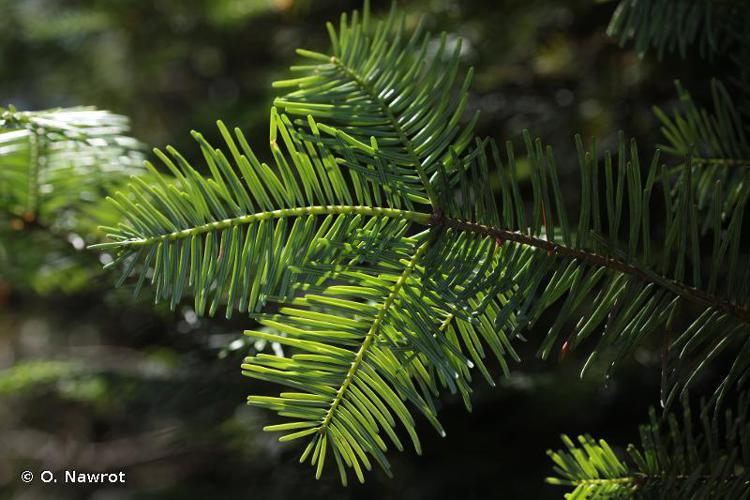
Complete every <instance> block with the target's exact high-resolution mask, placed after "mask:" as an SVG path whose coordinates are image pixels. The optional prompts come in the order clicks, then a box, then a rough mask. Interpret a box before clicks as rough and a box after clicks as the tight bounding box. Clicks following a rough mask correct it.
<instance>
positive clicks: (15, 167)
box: [0, 106, 144, 292]
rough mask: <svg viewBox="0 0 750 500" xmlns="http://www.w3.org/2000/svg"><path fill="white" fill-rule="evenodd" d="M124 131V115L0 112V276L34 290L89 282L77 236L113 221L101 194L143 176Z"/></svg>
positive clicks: (81, 110) (139, 157)
mask: <svg viewBox="0 0 750 500" xmlns="http://www.w3.org/2000/svg"><path fill="white" fill-rule="evenodd" d="M128 131H129V125H128V119H127V118H126V117H124V116H120V115H115V114H112V113H110V112H108V111H103V110H97V109H95V108H93V107H76V108H62V109H50V110H44V111H18V110H16V109H15V108H14V107H12V106H9V107H8V108H7V109H4V108H0V277H3V278H7V279H9V280H10V281H12V282H15V283H19V284H24V285H28V286H31V287H32V288H34V289H36V290H37V291H40V292H44V291H48V290H49V289H54V288H65V289H71V288H73V287H75V286H79V285H83V284H84V283H85V282H86V280H87V279H88V278H90V277H91V273H90V271H89V270H90V269H92V268H91V267H89V266H86V265H82V264H87V263H88V262H90V260H91V256H86V257H84V255H85V254H80V252H78V251H80V250H82V249H83V247H84V240H83V238H82V237H81V235H85V236H86V237H89V236H92V235H95V234H96V232H97V231H96V226H97V224H101V223H104V222H109V221H110V220H112V219H113V217H112V216H113V215H114V216H116V214H114V213H113V212H112V211H111V210H110V209H109V207H108V206H105V205H104V204H103V203H101V201H102V198H103V196H104V195H105V194H106V192H107V191H108V190H109V189H112V188H114V187H115V186H119V185H121V184H122V182H123V181H124V180H125V179H127V178H129V177H130V176H131V175H134V174H139V173H143V172H144V169H143V167H142V162H143V154H142V151H141V150H142V146H141V145H140V144H139V143H138V141H136V140H135V139H133V138H132V137H129V136H128V135H127V134H128ZM29 245H32V246H34V247H37V248H39V249H40V251H37V252H28V251H25V250H24V249H25V248H28V246H29ZM44 248H49V249H50V251H49V252H48V253H44V252H43V251H41V249H44Z"/></svg>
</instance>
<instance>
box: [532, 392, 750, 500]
mask: <svg viewBox="0 0 750 500" xmlns="http://www.w3.org/2000/svg"><path fill="white" fill-rule="evenodd" d="M749 402H750V400H748V398H747V396H746V395H743V396H742V397H740V401H739V404H738V406H737V410H736V412H733V411H732V410H727V411H726V414H725V415H724V418H723V419H722V418H721V417H720V416H719V415H717V414H714V413H712V412H710V411H709V408H708V407H707V406H706V405H703V406H702V408H701V410H702V411H701V413H700V421H699V422H695V421H694V417H693V415H692V414H691V411H690V406H689V404H688V403H687V401H683V413H682V416H681V418H680V419H678V418H677V417H676V416H675V415H674V414H671V413H670V414H669V415H667V416H666V417H665V418H659V417H657V414H656V412H655V411H654V410H653V409H652V411H651V413H650V419H649V423H648V424H645V425H642V426H641V427H640V436H641V439H640V444H639V445H634V444H631V445H629V446H628V448H627V458H621V457H620V456H618V454H617V453H615V452H614V451H613V450H612V448H611V447H610V446H609V444H607V442H606V441H604V440H603V439H600V440H598V441H596V440H594V439H593V438H592V437H591V436H578V440H577V441H578V443H577V444H576V443H575V442H573V441H572V440H571V439H570V438H568V436H563V437H562V439H563V442H564V444H565V448H566V449H564V450H558V451H556V452H553V451H551V450H550V451H548V452H547V453H548V454H549V456H550V457H551V458H552V460H553V461H554V463H555V467H554V469H555V473H556V476H555V477H550V478H548V479H547V482H548V483H551V484H557V485H565V486H570V487H574V490H573V491H572V492H571V493H568V494H566V495H565V497H566V498H569V499H594V498H654V499H657V498H659V499H672V498H706V499H708V498H711V499H714V498H716V499H718V498H721V499H727V500H729V499H732V500H734V499H739V498H748V496H750V421H749V420H748V414H747V412H748V404H749ZM696 423H697V424H698V425H696Z"/></svg>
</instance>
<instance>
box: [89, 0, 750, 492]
mask: <svg viewBox="0 0 750 500" xmlns="http://www.w3.org/2000/svg"><path fill="white" fill-rule="evenodd" d="M618 15H620V16H622V15H624V14H623V12H622V8H621V10H620V11H619V14H618ZM691 22H693V21H691ZM639 29H640V28H639ZM328 32H329V35H330V39H331V49H330V52H329V53H328V54H322V53H317V52H312V51H308V50H299V51H298V52H299V55H300V56H302V57H303V58H304V59H305V64H301V65H299V66H295V67H293V68H292V71H293V73H295V77H294V78H292V79H289V80H284V81H280V82H277V83H276V84H275V86H276V87H278V88H281V89H284V90H285V91H286V92H287V93H286V94H285V95H283V96H282V97H279V98H278V99H277V100H276V101H275V103H274V104H275V106H274V108H273V109H272V110H271V119H270V149H271V153H272V156H273V159H274V161H273V164H272V165H269V164H266V163H263V162H261V161H259V160H258V156H257V155H256V154H255V153H254V152H253V150H252V149H251V147H250V146H249V144H248V142H247V140H246V139H245V137H244V135H243V134H242V132H241V131H240V130H239V129H234V130H229V129H228V128H227V127H226V126H225V125H223V124H222V123H221V122H219V124H218V126H219V131H220V133H221V135H222V137H223V141H224V145H223V146H222V148H216V147H214V146H213V145H211V144H209V143H208V141H206V140H205V139H204V138H203V136H202V135H201V134H199V133H196V132H194V133H193V137H194V138H195V140H196V141H197V143H198V145H199V146H200V149H201V151H202V153H203V160H204V161H203V163H204V167H205V169H206V170H207V171H208V172H209V175H208V177H203V176H202V175H201V174H200V173H199V171H201V169H202V168H200V167H199V168H196V167H194V166H192V165H191V164H190V163H189V162H188V161H187V160H186V159H185V158H184V157H183V156H182V155H181V154H180V153H179V152H177V151H176V150H174V149H173V148H167V150H166V152H161V151H158V150H157V151H156V155H157V156H158V158H159V159H160V161H161V163H163V165H164V167H165V168H166V169H167V170H169V171H170V173H171V175H164V174H159V173H158V169H157V168H155V167H153V166H149V168H150V170H151V171H152V173H153V175H154V177H155V179H156V180H155V181H154V182H151V183H149V182H144V181H143V180H141V179H139V178H134V179H133V181H132V182H131V184H130V185H129V186H128V189H127V190H126V191H123V192H121V193H118V194H117V195H115V196H114V197H113V198H112V202H113V204H114V205H115V206H116V207H117V208H118V209H119V210H120V212H121V215H122V222H121V223H119V224H117V225H116V226H113V227H108V228H106V231H107V232H108V233H109V239H110V241H109V242H107V243H103V244H99V245H95V246H96V247H99V248H103V249H107V250H110V251H114V252H115V253H116V255H117V258H116V259H115V262H113V263H112V265H115V264H120V263H122V264H123V265H124V272H123V273H122V275H121V278H120V281H119V282H120V283H123V282H125V280H127V278H128V277H130V276H131V275H135V276H136V277H137V280H136V282H137V284H136V286H135V289H136V292H137V291H138V290H139V289H140V288H141V287H142V285H143V284H144V283H146V282H147V281H150V282H151V284H152V285H153V286H154V287H155V291H156V298H157V300H166V301H169V302H170V305H171V306H172V307H173V308H174V307H175V306H176V305H177V304H178V303H179V302H180V300H181V299H182V298H183V297H184V296H185V295H191V296H192V297H193V299H194V301H195V308H196V311H197V312H198V313H199V314H209V315H212V314H215V313H216V312H217V311H218V310H219V308H224V310H225V314H226V315H227V316H230V315H231V314H232V313H233V311H235V310H237V311H239V312H242V313H247V314H249V315H250V316H251V317H252V318H254V319H256V320H257V321H258V322H259V324H260V325H261V327H260V328H258V329H256V330H251V331H248V332H247V334H248V335H250V336H252V337H254V338H260V339H266V340H269V341H273V342H278V343H279V344H282V345H284V346H286V347H288V348H290V349H291V352H292V354H291V355H290V356H279V355H271V354H266V353H259V354H257V355H255V356H250V357H248V358H247V359H246V360H245V362H244V364H243V365H242V369H243V373H244V374H245V375H247V376H249V377H251V378H254V379H259V380H263V381H268V382H272V383H277V384H279V385H282V386H284V387H286V388H287V389H286V390H285V391H284V392H281V393H280V394H279V395H278V396H276V397H269V396H261V395H252V396H250V397H249V398H248V402H249V403H250V404H253V405H256V406H261V407H264V408H268V409H271V410H274V411H276V412H277V413H278V414H279V415H280V416H281V417H285V418H287V419H288V420H286V421H284V422H283V423H279V424H274V425H270V426H267V427H266V430H270V431H279V432H283V433H284V434H283V435H282V437H281V438H280V440H282V441H290V440H295V439H301V440H303V441H305V442H306V444H305V445H304V446H303V451H302V455H301V459H300V461H302V462H304V461H308V462H309V463H310V464H311V465H312V466H313V467H314V468H315V469H316V475H317V476H318V477H319V476H320V475H321V473H322V472H323V470H324V468H325V467H326V464H328V465H329V466H330V465H332V464H335V467H336V469H337V470H338V473H339V475H340V478H341V481H342V482H343V483H346V482H347V481H348V474H349V473H353V474H354V476H355V477H356V478H357V479H358V480H360V481H363V480H364V472H365V470H369V469H371V467H372V465H373V464H374V463H377V464H378V465H380V466H381V467H382V468H383V469H384V470H385V471H386V472H388V473H390V465H389V462H388V458H387V455H386V451H387V449H388V448H389V447H390V446H393V447H395V448H397V449H399V450H400V449H403V447H404V443H403V442H402V440H403V437H400V436H399V434H400V432H399V428H401V429H403V430H404V431H405V432H406V434H407V435H408V437H409V441H410V442H411V444H412V446H413V447H414V448H415V450H416V451H417V452H419V451H420V442H419V438H418V434H417V430H416V420H415V417H414V415H413V413H414V412H415V411H416V412H417V413H419V414H422V415H423V416H424V417H425V418H426V419H427V420H428V421H429V422H430V423H431V424H432V425H433V426H434V427H435V428H436V429H437V431H438V432H439V433H441V434H444V430H443V428H442V426H441V424H440V423H439V421H438V418H437V414H436V413H437V412H436V403H435V401H436V398H437V397H438V396H439V394H440V393H441V392H442V391H444V390H447V391H449V392H452V393H458V394H460V395H461V396H462V398H463V400H464V402H465V403H466V406H467V407H470V405H471V385H470V384H471V382H472V379H473V377H474V375H475V373H476V372H477V371H478V372H479V373H480V374H481V375H482V377H483V378H485V379H486V380H487V381H488V382H489V383H490V384H492V383H493V375H492V374H491V373H490V371H489V369H488V368H487V366H486V358H487V357H488V356H490V355H491V356H492V357H494V358H496V359H497V360H498V361H499V363H500V366H501V367H502V368H503V370H504V371H507V370H508V368H509V363H510V362H511V361H515V360H518V355H517V354H516V349H515V347H514V342H517V341H519V340H524V337H523V335H524V332H525V331H526V330H527V329H528V328H529V326H531V325H533V324H535V322H537V321H538V320H539V319H540V318H541V317H542V315H543V314H544V313H545V312H547V311H554V312H555V314H556V319H555V321H554V322H553V324H552V326H551V328H550V329H549V331H548V332H547V334H546V336H545V337H544V338H542V339H538V341H537V342H538V345H539V355H540V356H541V357H543V358H547V357H549V356H550V354H551V353H552V352H555V351H559V352H561V353H563V354H564V353H566V352H568V351H570V350H573V349H583V350H585V351H586V352H588V353H589V356H588V361H587V362H586V364H585V366H584V367H583V371H586V370H587V369H588V368H589V367H591V366H592V365H594V364H597V363H602V362H603V363H606V364H607V365H608V366H610V367H614V366H615V365H616V363H617V362H618V361H620V360H621V359H622V358H623V357H625V356H627V355H628V354H629V353H630V352H632V350H633V348H634V347H635V346H637V345H640V344H642V343H644V342H649V341H650V342H652V343H657V344H664V345H665V349H664V354H663V355H664V360H665V370H664V384H663V394H662V400H663V402H664V403H665V404H669V403H670V402H671V401H673V400H674V399H675V398H676V396H677V395H678V394H681V393H682V394H683V395H684V394H685V391H686V389H687V388H688V387H689V386H690V385H691V384H692V382H693V381H694V380H696V379H697V378H698V377H699V376H700V375H701V374H702V373H703V372H704V371H705V370H706V369H707V367H709V366H710V367H713V366H714V364H712V360H714V358H716V357H717V356H718V355H719V354H721V353H722V352H728V353H731V356H732V357H733V358H734V363H733V364H732V365H731V367H730V369H729V371H728V372H726V373H725V374H724V378H723V379H722V381H721V382H720V384H719V385H718V387H717V389H716V392H715V394H714V397H715V399H716V400H721V399H722V398H724V396H725V395H726V394H727V391H729V390H730V389H731V388H733V387H735V386H736V385H737V384H738V382H739V381H741V379H743V378H744V376H745V375H746V373H747V370H748V368H750V338H748V336H747V333H748V324H749V323H750V309H749V308H748V290H747V286H748V283H749V282H750V279H748V276H747V272H748V269H750V266H748V258H749V256H748V253H747V250H746V248H745V246H744V245H743V244H742V223H743V216H744V207H745V205H746V203H747V198H748V196H749V195H750V184H749V183H748V182H747V181H746V178H745V177H746V173H745V172H744V171H743V170H739V169H738V170H737V171H736V172H734V171H733V172H731V173H728V171H727V170H726V169H725V168H721V166H722V165H721V164H720V163H716V164H714V163H715V162H713V160H712V159H713V158H715V157H716V155H721V157H722V158H723V157H725V156H728V155H729V154H731V155H732V157H737V158H745V156H744V154H745V149H743V148H745V147H746V140H745V134H746V131H744V130H743V128H742V126H741V125H740V123H739V118H738V117H737V116H736V115H735V114H734V112H733V111H731V109H732V108H731V104H730V99H729V98H728V95H727V93H726V91H725V90H723V87H721V86H720V85H719V84H716V85H715V87H714V91H715V92H714V93H715V96H716V97H715V101H716V102H715V107H716V109H715V111H714V114H713V115H712V114H709V113H706V112H699V111H697V108H695V106H694V105H692V103H691V101H689V99H688V98H687V97H685V98H684V100H685V102H686V105H687V108H686V111H684V113H685V115H684V116H683V115H681V114H676V115H674V116H673V117H668V116H667V115H664V114H662V119H663V122H664V130H665V136H666V138H667V140H668V141H669V142H670V144H671V145H670V146H669V147H668V148H667V150H668V152H670V153H677V154H679V155H685V154H686V155H687V156H686V157H683V158H681V159H680V161H679V164H672V163H670V164H666V163H664V161H663V158H662V156H661V155H660V154H659V152H658V151H657V152H656V153H655V154H653V155H648V156H647V157H645V158H644V157H642V154H641V153H640V152H639V148H638V147H637V146H636V144H635V142H633V141H628V140H627V139H626V138H625V137H624V136H622V135H621V137H620V139H619V142H618V144H617V147H616V148H615V149H614V150H613V151H609V150H606V149H605V150H602V149H600V148H599V147H598V146H597V143H596V141H595V140H593V139H592V140H590V141H584V140H583V139H582V138H580V137H577V138H576V147H577V150H578V167H579V172H580V185H581V200H580V210H579V211H578V213H575V214H573V213H569V212H568V211H567V210H566V209H565V205H564V202H563V196H562V188H561V184H560V179H559V177H558V169H557V161H556V158H555V154H554V152H553V151H552V148H551V147H549V146H547V145H545V144H544V143H543V141H542V140H541V139H538V138H534V137H533V136H532V135H531V134H529V133H525V134H524V136H523V144H524V146H523V152H522V153H520V154H517V153H516V152H515V146H514V145H513V143H511V142H508V143H506V144H505V145H504V146H502V147H500V146H498V145H497V144H496V143H495V142H494V141H492V140H490V139H482V138H475V137H474V136H473V132H472V130H473V123H474V120H475V118H470V119H468V120H467V119H465V117H464V116H463V115H464V109H465V107H466V102H467V91H468V86H469V84H470V81H471V70H469V71H466V72H462V69H461V67H460V65H459V64H458V55H459V52H460V45H459V44H456V45H454V46H452V47H449V44H448V42H447V38H446V37H445V36H443V37H442V38H441V39H440V40H441V41H440V43H439V45H438V47H437V49H436V50H435V48H434V47H432V46H431V45H430V44H429V40H430V39H431V37H430V35H429V34H426V33H424V32H423V31H422V29H421V28H420V27H417V28H416V29H415V30H413V31H409V30H407V29H406V28H405V24H404V21H403V18H402V17H401V16H400V14H399V13H398V12H397V11H396V10H395V9H394V10H392V12H391V13H390V15H389V16H388V17H387V18H386V19H385V20H383V21H379V22H373V21H372V20H371V19H370V15H369V10H368V9H367V7H365V9H364V11H363V13H362V14H361V15H360V14H359V13H357V12H354V13H353V14H352V15H351V16H348V15H346V14H345V15H342V17H341V20H340V23H339V25H338V28H335V27H334V26H333V25H332V24H329V25H328ZM691 40H692V39H691ZM659 43H661V42H659ZM681 43H682V42H681ZM462 74H463V75H464V76H462ZM684 95H685V96H686V94H684ZM725 133H726V134H730V135H726V136H725ZM698 136H699V137H700V138H701V141H698V144H697V146H698V149H697V150H695V149H694V146H695V143H696V141H695V138H696V137H698ZM704 163H708V164H710V165H711V166H712V168H711V169H701V167H703V166H704ZM521 164H524V165H528V166H529V169H530V181H531V193H530V195H529V196H522V195H521V193H522V192H523V190H522V188H521V186H520V184H519V181H518V171H519V169H520V165H521ZM492 179H496V180H497V181H498V182H499V183H500V186H501V196H500V200H499V203H498V202H497V201H496V200H495V197H494V195H493V193H492V191H491V189H490V185H491V180H492ZM717 191H718V193H719V194H718V195H717V194H716V192H717ZM711 192H713V193H714V195H713V196H709V194H710V193H711ZM657 199H658V203H657V202H656V200H657ZM660 207H664V208H663V210H660ZM707 241H708V247H707V248H706V245H707ZM705 255H709V258H705ZM649 339H651V340H649ZM665 339H666V340H665ZM596 453H598V454H601V453H604V452H601V453H600V452H598V451H597V452H596ZM597 456H599V455H597ZM603 456H605V458H606V457H608V456H609V455H606V454H605V455H603ZM610 458H611V457H610ZM613 467H614V466H613ZM618 467H619V468H617V467H616V468H617V470H618V471H619V470H620V469H621V467H620V466H618ZM623 467H624V466H623ZM604 472H606V473H607V474H609V473H610V472H612V471H609V470H607V471H604Z"/></svg>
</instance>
